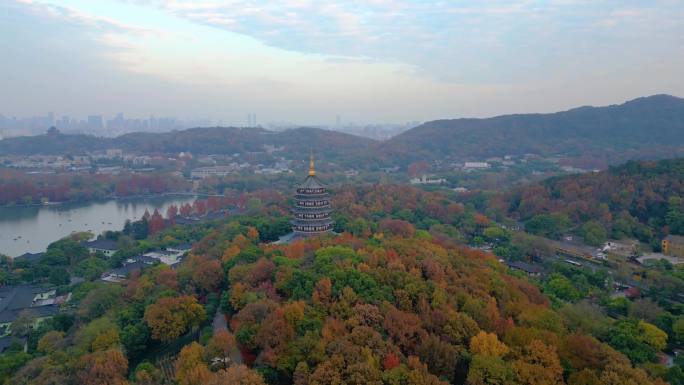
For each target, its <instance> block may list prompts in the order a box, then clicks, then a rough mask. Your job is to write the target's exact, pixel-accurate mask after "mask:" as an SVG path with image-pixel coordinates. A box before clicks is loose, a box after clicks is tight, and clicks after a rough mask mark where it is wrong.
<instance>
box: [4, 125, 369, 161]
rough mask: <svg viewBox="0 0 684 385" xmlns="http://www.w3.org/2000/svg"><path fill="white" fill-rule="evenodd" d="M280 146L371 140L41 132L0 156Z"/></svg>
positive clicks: (217, 131)
mask: <svg viewBox="0 0 684 385" xmlns="http://www.w3.org/2000/svg"><path fill="white" fill-rule="evenodd" d="M265 145H270V146H276V147H283V148H284V150H283V151H284V152H285V154H286V155H295V154H300V156H302V155H303V156H308V154H309V151H310V150H315V151H316V152H317V153H325V154H326V155H327V156H330V157H331V158H333V159H336V158H340V157H349V156H352V155H353V154H357V153H359V152H360V151H364V150H366V149H368V148H370V147H371V146H373V145H375V142H374V141H373V140H371V139H367V138H362V137H359V136H354V135H350V134H345V133H341V132H337V131H328V130H321V129H317V128H297V129H292V130H287V131H280V132H274V131H268V130H265V129H262V128H236V127H202V128H191V129H188V130H182V131H172V132H166V133H144V132H138V133H131V134H125V135H122V136H119V137H116V138H101V137H94V136H88V135H70V134H61V133H47V134H44V135H37V136H27V137H18V138H10V139H5V140H2V141H0V154H15V155H30V154H82V153H85V152H88V151H97V150H105V149H107V148H120V149H123V150H124V151H130V152H139V153H146V154H171V153H180V152H191V153H193V154H234V153H249V152H260V151H264V146H265Z"/></svg>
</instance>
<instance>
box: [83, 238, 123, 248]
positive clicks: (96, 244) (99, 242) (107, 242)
mask: <svg viewBox="0 0 684 385" xmlns="http://www.w3.org/2000/svg"><path fill="white" fill-rule="evenodd" d="M81 245H83V246H85V247H87V248H89V249H98V250H118V249H119V246H118V245H117V242H116V241H114V240H111V239H105V238H100V239H96V240H94V241H86V242H82V243H81Z"/></svg>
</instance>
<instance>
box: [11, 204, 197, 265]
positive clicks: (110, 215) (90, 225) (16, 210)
mask: <svg viewBox="0 0 684 385" xmlns="http://www.w3.org/2000/svg"><path fill="white" fill-rule="evenodd" d="M194 200H195V198H194V197H191V196H179V195H168V196H158V197H148V198H129V199H117V200H107V201H98V202H89V203H67V204H61V205H54V206H27V207H0V254H5V255H9V256H11V257H16V256H18V255H21V254H24V253H26V252H30V253H37V252H41V251H45V249H46V248H47V246H48V245H49V244H50V243H52V242H54V241H56V240H58V239H60V238H63V237H65V236H67V235H69V234H71V233H72V232H79V231H90V232H92V233H93V234H95V235H97V234H100V233H101V232H103V231H106V230H121V229H122V228H123V225H124V223H125V222H126V220H127V219H130V220H135V219H140V218H141V217H142V216H143V214H144V213H145V210H149V212H150V213H152V212H154V209H158V210H159V212H160V213H161V214H162V215H166V209H167V208H168V207H169V206H171V205H176V206H180V205H182V204H185V203H189V202H192V201H194Z"/></svg>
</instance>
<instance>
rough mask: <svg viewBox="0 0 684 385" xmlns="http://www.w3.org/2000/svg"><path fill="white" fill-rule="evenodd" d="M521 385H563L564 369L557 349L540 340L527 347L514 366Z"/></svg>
mask: <svg viewBox="0 0 684 385" xmlns="http://www.w3.org/2000/svg"><path fill="white" fill-rule="evenodd" d="M513 366H514V368H515V371H516V372H517V376H518V381H519V382H520V384H521V385H557V384H563V383H564V382H563V368H562V367H561V364H560V359H559V358H558V355H557V354H556V350H555V348H553V347H552V346H549V345H546V344H544V343H543V342H541V341H539V340H534V341H532V342H531V343H530V344H529V345H528V346H526V347H525V349H524V353H523V356H522V357H521V358H520V359H519V360H517V361H516V362H515V363H514V364H513Z"/></svg>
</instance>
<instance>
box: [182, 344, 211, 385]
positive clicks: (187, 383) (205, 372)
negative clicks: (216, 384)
mask: <svg viewBox="0 0 684 385" xmlns="http://www.w3.org/2000/svg"><path fill="white" fill-rule="evenodd" d="M203 356H204V349H203V348H202V345H200V344H198V343H197V342H192V343H191V344H190V345H185V346H184V347H183V349H181V351H180V354H178V359H177V360H176V381H178V384H179V385H204V384H206V383H207V382H208V381H209V379H210V378H211V377H212V374H211V371H210V370H209V368H208V367H207V364H206V363H205V362H204V360H203Z"/></svg>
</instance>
